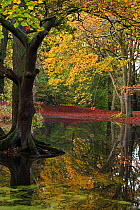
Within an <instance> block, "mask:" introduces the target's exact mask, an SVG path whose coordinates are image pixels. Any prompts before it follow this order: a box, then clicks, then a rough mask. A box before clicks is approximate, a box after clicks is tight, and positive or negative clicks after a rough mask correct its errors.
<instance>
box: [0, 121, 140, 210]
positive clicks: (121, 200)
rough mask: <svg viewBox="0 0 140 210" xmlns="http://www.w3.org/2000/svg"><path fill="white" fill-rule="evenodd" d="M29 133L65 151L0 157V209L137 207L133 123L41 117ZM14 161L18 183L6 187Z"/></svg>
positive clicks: (138, 134) (138, 132) (139, 191)
mask: <svg viewBox="0 0 140 210" xmlns="http://www.w3.org/2000/svg"><path fill="white" fill-rule="evenodd" d="M34 136H35V137H36V138H38V139H40V138H41V139H42V140H45V141H47V142H48V143H50V144H51V146H54V147H55V148H57V149H59V150H62V151H65V154H63V155H60V156H57V157H53V158H44V159H38V160H29V159H28V158H27V157H22V158H21V157H20V158H17V157H15V158H14V157H13V158H12V159H11V158H9V159H7V160H5V159H3V158H2V157H1V158H0V164H1V165H0V171H1V173H0V210H8V209H10V210H12V209H14V210H18V209H21V210H22V209H29V210H30V209H31V210H35V209H36V210H37V209H47V210H52V209H53V210H57V209H62V210H94V209H95V210H96V209H107V210H112V209H113V210H114V209H117V210H127V209H128V210H131V209H140V205H139V202H140V188H139V181H140V177H139V170H140V165H139V155H140V152H139V139H140V127H139V126H135V125H131V124H124V123H115V122H81V123H64V122H63V123H61V122H44V125H43V126H42V127H41V128H40V129H36V130H34ZM12 164H13V165H12ZM17 165H20V166H21V169H22V170H21V172H20V173H21V174H20V178H21V179H23V180H24V185H23V186H18V187H16V186H14V187H12V183H14V181H15V180H13V179H14V177H15V176H14V175H13V174H15V173H17V170H18V167H17ZM10 172H11V173H10ZM18 178H19V177H18ZM29 179H30V180H31V185H30V184H29ZM10 185H11V186H10Z"/></svg>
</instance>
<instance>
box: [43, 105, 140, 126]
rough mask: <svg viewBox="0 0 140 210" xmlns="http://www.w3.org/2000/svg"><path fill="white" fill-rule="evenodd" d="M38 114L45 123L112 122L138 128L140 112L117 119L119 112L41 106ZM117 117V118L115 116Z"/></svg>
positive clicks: (75, 107) (78, 107)
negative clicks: (133, 125) (129, 124)
mask: <svg viewBox="0 0 140 210" xmlns="http://www.w3.org/2000/svg"><path fill="white" fill-rule="evenodd" d="M39 113H40V114H41V115H42V116H43V117H44V119H45V121H57V122H68V123H70V122H71V123H74V122H91V121H114V122H119V123H132V124H135V125H138V126H140V111H134V112H133V115H134V116H133V117H130V118H125V117H119V116H121V115H119V113H120V112H119V111H109V110H103V109H98V108H87V107H80V106H64V105H60V106H54V107H50V106H42V108H41V109H40V110H39ZM114 115H115V116H114ZM116 115H117V116H116Z"/></svg>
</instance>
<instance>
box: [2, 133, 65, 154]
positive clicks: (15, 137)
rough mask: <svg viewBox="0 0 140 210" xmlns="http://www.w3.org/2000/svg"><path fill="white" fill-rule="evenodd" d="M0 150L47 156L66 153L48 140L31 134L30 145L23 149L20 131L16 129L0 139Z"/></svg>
mask: <svg viewBox="0 0 140 210" xmlns="http://www.w3.org/2000/svg"><path fill="white" fill-rule="evenodd" d="M0 151H1V153H4V154H7V155H8V156H9V155H11V156H12V155H13V156H20V155H28V156H32V157H46V158H49V157H50V158H51V157H55V156H59V155H63V154H64V152H63V151H61V150H58V149H56V148H54V147H51V145H49V144H47V143H46V142H43V141H40V140H37V139H35V138H34V137H33V136H32V135H31V134H30V135H29V137H28V147H26V148H24V149H22V147H21V138H20V133H19V131H18V130H14V131H13V132H12V133H10V134H9V135H8V136H6V137H5V138H3V139H1V140H0Z"/></svg>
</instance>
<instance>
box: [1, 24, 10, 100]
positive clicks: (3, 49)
mask: <svg viewBox="0 0 140 210" xmlns="http://www.w3.org/2000/svg"><path fill="white" fill-rule="evenodd" d="M2 31H3V35H4V38H3V39H1V43H0V64H3V63H4V59H5V57H6V48H7V42H8V30H6V29H5V28H4V27H3V28H2ZM3 93H4V73H2V72H0V101H2V97H1V94H3Z"/></svg>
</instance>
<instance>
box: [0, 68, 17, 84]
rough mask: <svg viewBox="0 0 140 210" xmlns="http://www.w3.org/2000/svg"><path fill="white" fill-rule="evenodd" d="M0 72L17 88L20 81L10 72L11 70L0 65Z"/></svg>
mask: <svg viewBox="0 0 140 210" xmlns="http://www.w3.org/2000/svg"><path fill="white" fill-rule="evenodd" d="M0 72H2V73H3V74H4V75H5V77H7V78H8V79H10V80H12V81H13V82H14V83H15V84H16V85H17V86H18V85H19V82H20V79H19V77H18V76H17V75H16V74H15V73H14V72H13V71H12V69H9V68H6V67H5V66H3V65H2V64H0Z"/></svg>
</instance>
